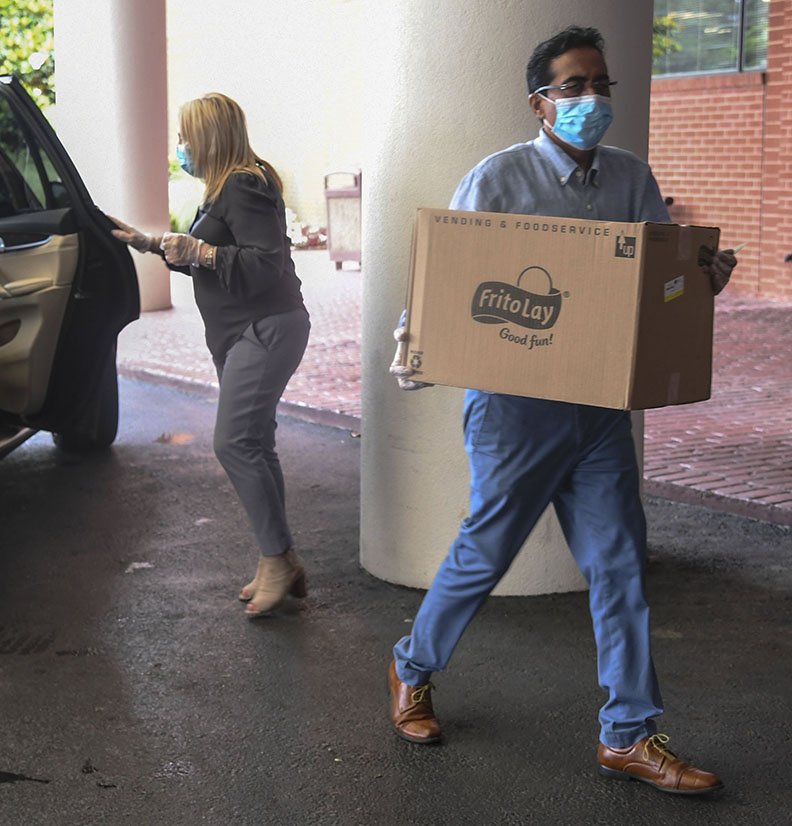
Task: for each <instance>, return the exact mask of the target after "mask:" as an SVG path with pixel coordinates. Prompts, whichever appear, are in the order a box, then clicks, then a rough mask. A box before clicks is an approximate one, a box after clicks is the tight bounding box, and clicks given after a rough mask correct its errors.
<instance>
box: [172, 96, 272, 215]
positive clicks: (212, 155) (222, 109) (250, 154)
mask: <svg viewBox="0 0 792 826" xmlns="http://www.w3.org/2000/svg"><path fill="white" fill-rule="evenodd" d="M179 131H180V132H181V139H182V141H183V142H184V143H188V144H189V145H190V153H191V155H192V161H193V168H194V171H195V175H196V176H197V177H199V178H201V179H203V181H204V183H205V184H206V189H205V190H204V203H207V204H208V203H211V202H212V201H213V200H214V199H215V198H216V197H217V196H218V195H219V194H220V190H221V189H222V188H223V184H225V182H226V181H227V180H228V176H229V175H231V174H233V173H234V172H249V173H250V174H251V175H257V176H258V177H259V178H261V179H262V180H263V181H264V182H265V183H266V184H267V185H269V184H270V180H268V179H267V175H265V174H264V172H263V171H262V168H263V169H265V170H266V171H267V174H268V175H269V178H270V179H271V182H272V183H274V184H275V186H276V187H277V188H278V192H279V193H282V192H283V182H282V181H281V179H280V176H279V175H278V173H277V172H276V171H275V169H274V168H273V167H272V166H271V165H270V164H268V163H267V161H265V160H264V159H263V158H259V157H258V155H256V153H255V152H254V151H253V150H252V149H251V146H250V140H249V138H248V132H247V121H246V119H245V113H244V112H243V111H242V107H241V106H240V105H239V104H238V103H237V102H236V101H235V100H232V99H231V98H230V97H228V96H226V95H223V94H221V93H220V92H211V93H210V94H208V95H204V96H203V97H201V98H196V99H195V100H190V101H188V102H187V103H185V104H184V105H183V106H182V107H181V109H180V110H179Z"/></svg>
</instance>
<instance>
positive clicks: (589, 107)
mask: <svg viewBox="0 0 792 826" xmlns="http://www.w3.org/2000/svg"><path fill="white" fill-rule="evenodd" d="M542 97H544V95H542ZM545 100H550V98H545ZM551 103H553V105H554V106H555V108H556V119H555V123H554V124H553V125H552V126H551V125H550V124H549V123H547V121H545V126H546V127H547V129H548V130H549V131H550V132H552V133H553V134H554V135H555V136H556V137H558V138H560V139H561V140H562V141H563V142H564V143H568V144H569V145H570V146H574V147H575V149H593V148H594V147H595V146H596V145H597V144H598V143H599V142H600V141H601V140H602V138H603V137H604V135H605V133H606V132H607V131H608V127H609V126H610V125H611V123H612V122H613V106H612V105H611V102H610V98H606V97H603V96H602V95H583V96H581V97H576V98H560V99H559V100H553V101H551Z"/></svg>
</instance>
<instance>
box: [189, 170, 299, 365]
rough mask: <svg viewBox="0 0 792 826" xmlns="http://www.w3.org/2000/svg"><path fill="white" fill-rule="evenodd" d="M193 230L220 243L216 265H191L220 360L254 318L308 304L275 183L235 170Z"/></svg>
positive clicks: (201, 211) (197, 300)
mask: <svg viewBox="0 0 792 826" xmlns="http://www.w3.org/2000/svg"><path fill="white" fill-rule="evenodd" d="M190 235H193V236H195V237H196V238H200V239H201V240H202V241H206V242H207V243H208V244H212V245H215V246H216V247H217V250H216V252H215V263H216V268H215V269H214V270H207V269H204V268H203V267H190V268H189V272H190V275H192V278H193V287H194V290H195V303H196V304H197V305H198V310H199V311H200V313H201V317H202V318H203V321H204V326H205V328H206V344H207V346H208V347H209V352H210V353H211V354H212V357H213V358H214V359H215V361H220V362H222V361H224V360H225V357H226V354H227V353H228V351H229V350H230V349H231V347H232V346H233V345H234V343H235V342H236V341H237V339H238V338H239V337H240V336H241V335H242V332H243V331H244V330H245V328H246V327H247V326H248V325H249V324H250V323H251V322H253V321H257V320H258V319H260V318H264V317H266V316H271V315H277V314H279V313H286V312H289V311H291V310H296V309H299V308H301V307H303V306H304V305H303V299H302V293H301V292H300V279H299V278H297V275H296V274H295V272H294V262H293V261H292V259H291V242H290V240H289V238H288V236H287V235H286V215H285V210H284V205H283V199H282V198H281V197H280V194H279V193H278V190H277V188H276V187H275V185H274V183H272V182H270V183H269V185H266V184H265V183H264V181H262V180H261V179H260V178H259V177H257V176H256V175H252V174H250V173H248V172H235V173H234V174H232V175H231V176H229V178H228V180H227V181H226V183H225V184H224V186H223V188H222V190H221V191H220V194H219V195H218V196H217V198H216V199H215V200H214V201H213V202H212V203H211V204H209V206H208V207H201V208H200V209H199V210H198V213H197V215H196V217H195V221H194V222H193V225H192V226H191V227H190ZM174 269H177V268H174ZM178 269H182V268H178ZM182 271H186V269H183V270H182Z"/></svg>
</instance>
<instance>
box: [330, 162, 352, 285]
mask: <svg viewBox="0 0 792 826" xmlns="http://www.w3.org/2000/svg"><path fill="white" fill-rule="evenodd" d="M360 182H361V172H360V170H359V169H342V170H338V171H337V172H328V173H327V175H325V199H326V201H327V249H328V251H329V252H330V260H331V261H335V265H336V269H337V270H340V269H341V265H342V263H343V262H344V261H357V262H360V244H361V238H360Z"/></svg>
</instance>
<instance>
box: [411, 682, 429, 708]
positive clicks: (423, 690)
mask: <svg viewBox="0 0 792 826" xmlns="http://www.w3.org/2000/svg"><path fill="white" fill-rule="evenodd" d="M433 688H434V686H433V685H432V684H431V683H424V685H417V686H415V688H414V689H413V691H412V694H410V700H411V701H412V703H413V705H418V703H422V702H424V700H426V696H427V694H429V692H430V691H431V690H432V689H433Z"/></svg>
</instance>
